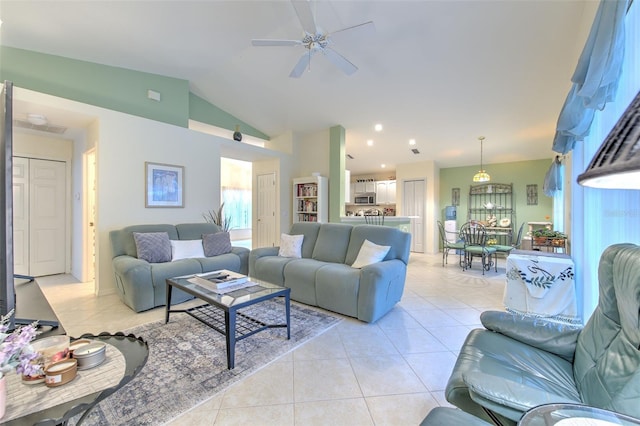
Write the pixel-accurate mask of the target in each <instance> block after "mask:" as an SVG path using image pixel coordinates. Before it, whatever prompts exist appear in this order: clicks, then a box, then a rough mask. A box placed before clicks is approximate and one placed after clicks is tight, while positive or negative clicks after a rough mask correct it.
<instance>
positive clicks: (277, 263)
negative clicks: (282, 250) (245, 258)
mask: <svg viewBox="0 0 640 426" xmlns="http://www.w3.org/2000/svg"><path fill="white" fill-rule="evenodd" d="M269 248H270V247H269ZM297 260H298V259H295V258H293V257H281V256H276V255H275V254H274V255H273V256H264V257H260V258H259V259H256V260H255V262H254V263H253V270H252V271H250V274H251V276H252V277H255V278H257V279H261V280H265V281H268V282H270V283H272V284H277V285H281V286H284V267H285V266H287V264H288V263H289V262H294V261H297Z"/></svg>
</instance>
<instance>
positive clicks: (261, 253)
mask: <svg viewBox="0 0 640 426" xmlns="http://www.w3.org/2000/svg"><path fill="white" fill-rule="evenodd" d="M279 251H280V247H259V248H254V249H253V250H251V252H250V253H249V275H250V276H251V275H252V274H253V271H255V264H256V260H258V259H260V258H261V257H265V256H277V255H278V252H279Z"/></svg>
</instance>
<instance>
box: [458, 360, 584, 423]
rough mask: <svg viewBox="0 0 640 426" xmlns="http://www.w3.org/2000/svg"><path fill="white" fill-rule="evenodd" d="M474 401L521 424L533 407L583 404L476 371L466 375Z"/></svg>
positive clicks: (464, 376) (464, 377)
mask: <svg viewBox="0 0 640 426" xmlns="http://www.w3.org/2000/svg"><path fill="white" fill-rule="evenodd" d="M462 379H463V380H464V382H465V383H466V384H467V386H469V395H470V396H471V399H472V400H473V401H474V402H475V403H477V404H479V405H481V406H482V407H484V408H486V409H488V410H490V411H493V412H494V413H498V414H500V415H501V416H504V417H507V418H509V419H511V420H514V421H518V420H519V419H520V417H522V415H523V414H524V413H525V412H526V411H528V410H530V409H531V408H533V407H536V406H538V405H542V404H548V403H551V402H565V403H574V404H575V403H581V401H580V400H574V399H570V398H567V397H566V396H562V395H557V394H555V393H552V392H547V391H545V390H542V389H536V388H532V387H530V386H527V385H523V384H521V383H517V382H514V381H511V380H506V379H504V378H502V377H496V376H493V375H491V374H486V373H482V372H479V371H475V372H472V373H467V374H465V375H463V377H462Z"/></svg>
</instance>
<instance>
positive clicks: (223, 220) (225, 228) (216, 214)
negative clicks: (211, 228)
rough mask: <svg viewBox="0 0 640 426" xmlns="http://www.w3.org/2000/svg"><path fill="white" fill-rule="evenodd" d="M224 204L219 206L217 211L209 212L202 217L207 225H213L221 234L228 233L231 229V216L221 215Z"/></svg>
mask: <svg viewBox="0 0 640 426" xmlns="http://www.w3.org/2000/svg"><path fill="white" fill-rule="evenodd" d="M223 210H224V203H222V204H220V207H219V208H218V210H215V209H214V210H209V211H208V212H206V213H204V214H203V215H202V216H203V217H204V220H206V221H207V222H209V223H215V224H216V225H218V227H219V228H220V231H221V232H229V230H230V229H231V216H225V215H224V213H223Z"/></svg>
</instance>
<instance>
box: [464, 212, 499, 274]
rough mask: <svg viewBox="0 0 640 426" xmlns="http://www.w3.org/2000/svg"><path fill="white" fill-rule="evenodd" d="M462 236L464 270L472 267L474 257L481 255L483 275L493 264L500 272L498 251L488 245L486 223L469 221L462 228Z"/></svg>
mask: <svg viewBox="0 0 640 426" xmlns="http://www.w3.org/2000/svg"><path fill="white" fill-rule="evenodd" d="M460 237H462V240H463V241H464V260H463V262H462V269H463V270H465V271H466V270H467V269H469V268H471V264H472V262H473V258H474V257H480V258H481V259H482V275H484V271H489V270H490V269H491V266H492V265H493V266H494V267H495V271H496V272H498V265H497V263H498V262H497V260H498V259H497V257H496V253H497V251H496V249H495V248H493V247H492V246H488V245H487V230H486V229H485V227H484V225H482V224H480V223H472V222H467V223H465V224H464V225H462V227H461V228H460ZM492 258H493V260H492Z"/></svg>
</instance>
